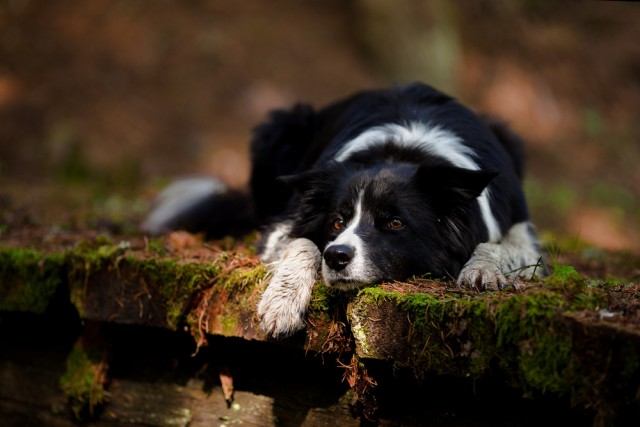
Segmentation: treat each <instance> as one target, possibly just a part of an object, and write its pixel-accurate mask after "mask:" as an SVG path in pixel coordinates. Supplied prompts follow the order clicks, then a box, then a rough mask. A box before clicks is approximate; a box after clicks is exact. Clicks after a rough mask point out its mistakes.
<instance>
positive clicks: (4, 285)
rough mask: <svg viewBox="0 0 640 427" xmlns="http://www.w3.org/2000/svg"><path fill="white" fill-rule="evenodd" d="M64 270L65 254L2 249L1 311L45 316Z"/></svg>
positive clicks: (0, 259) (62, 279)
mask: <svg viewBox="0 0 640 427" xmlns="http://www.w3.org/2000/svg"><path fill="white" fill-rule="evenodd" d="M65 271H66V269H65V256H64V254H60V253H56V254H51V255H45V254H44V253H42V252H39V251H37V250H34V249H30V248H9V247H4V248H3V247H0V310H1V311H29V312H33V313H39V314H40V313H44V311H45V310H46V309H47V306H48V305H49V301H50V300H51V298H52V297H53V295H54V294H55V292H56V290H57V289H58V287H59V286H61V285H62V283H63V281H64V276H65Z"/></svg>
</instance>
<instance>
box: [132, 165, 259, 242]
mask: <svg viewBox="0 0 640 427" xmlns="http://www.w3.org/2000/svg"><path fill="white" fill-rule="evenodd" d="M141 228H142V230H143V231H144V232H146V233H149V234H151V235H160V234H165V233H168V232H170V231H173V230H187V231H191V232H202V233H205V234H206V236H207V237H209V238H216V237H223V236H226V235H234V236H240V235H243V234H245V233H247V232H249V231H250V230H251V229H253V228H255V218H254V214H253V207H252V204H251V200H250V197H249V195H248V193H247V192H243V191H240V190H234V189H231V188H230V187H229V186H228V185H227V184H225V183H224V182H222V181H220V180H218V179H216V178H204V177H193V178H184V179H180V180H178V181H175V182H173V183H172V184H170V185H169V186H168V187H167V188H165V189H164V190H163V191H162V192H161V193H160V194H159V195H158V197H157V198H156V200H155V202H154V206H153V208H152V209H151V211H150V212H149V214H148V215H147V218H146V219H145V221H144V222H143V223H142V226H141Z"/></svg>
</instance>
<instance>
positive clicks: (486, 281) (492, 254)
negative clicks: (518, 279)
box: [458, 243, 508, 291]
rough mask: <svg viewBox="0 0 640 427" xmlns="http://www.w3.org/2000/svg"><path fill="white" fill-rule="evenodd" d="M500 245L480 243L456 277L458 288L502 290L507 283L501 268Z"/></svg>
mask: <svg viewBox="0 0 640 427" xmlns="http://www.w3.org/2000/svg"><path fill="white" fill-rule="evenodd" d="M501 250H502V248H501V247H500V245H496V244H492V243H481V244H479V245H478V246H477V247H476V250H475V251H474V252H473V255H471V259H469V261H467V263H466V264H465V265H464V267H462V270H461V271H460V275H459V276H458V286H462V287H465V288H471V289H477V290H480V291H484V290H496V289H502V288H504V287H505V286H507V284H508V281H507V278H506V277H505V274H504V272H503V271H502V269H501V268H500V267H501V262H500V261H501V257H500V255H501Z"/></svg>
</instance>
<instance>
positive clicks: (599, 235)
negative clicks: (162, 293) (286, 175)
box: [0, 0, 640, 251]
mask: <svg viewBox="0 0 640 427" xmlns="http://www.w3.org/2000/svg"><path fill="white" fill-rule="evenodd" d="M639 40H640V4H637V3H635V2H610V1H577V2H557V1H550V0H500V1H498V0H495V1H494V0H491V1H490V0H480V1H448V0H435V1H429V2H426V1H424V2H423V1H411V0H394V1H384V0H348V1H345V0H323V1H320V0H310V1H296V0H278V1H268V2H267V1H259V0H243V1H235V0H224V1H198V0H193V1H182V2H179V1H173V0H157V1H143V0H92V1H90V2H78V1H72V0H50V1H35V0H31V1H29V0H3V1H2V2H1V3H0V212H1V213H2V215H3V216H2V222H3V225H2V227H3V228H5V229H6V228H7V227H11V226H14V225H16V224H19V223H23V222H27V223H29V224H36V225H38V226H44V227H63V228H74V227H75V228H82V227H91V226H95V224H96V221H95V218H96V217H100V218H107V219H108V220H109V221H119V220H124V218H126V219H131V218H133V219H134V220H137V219H139V218H140V217H142V216H143V215H144V212H145V211H146V209H148V206H149V201H150V200H151V198H152V196H153V195H154V194H155V193H156V192H157V191H158V189H160V188H161V187H162V185H164V184H166V183H167V182H168V181H169V180H170V179H171V178H174V177H177V176H183V175H190V174H195V173H204V174H211V175H216V176H219V177H221V178H223V179H225V180H227V181H229V182H230V183H232V184H233V185H235V186H238V187H240V186H243V185H244V184H245V183H246V180H247V177H248V163H247V143H248V140H249V138H250V131H251V128H252V127H253V126H254V125H255V124H257V123H258V122H260V121H261V120H262V119H263V118H264V117H265V114H266V112H267V111H268V110H270V109H272V108H276V107H286V106H288V105H290V104H291V103H293V102H296V101H299V100H302V101H306V102H310V103H311V104H313V105H315V106H322V105H323V104H324V103H327V102H330V101H332V100H334V99H336V98H338V97H342V96H345V95H348V94H349V93H351V92H353V91H355V90H359V89H366V88H372V87H378V86H387V85H390V84H394V83H403V82H409V81H413V80H422V81H425V82H428V83H431V84H433V85H435V86H437V87H439V88H442V89H444V90H446V91H448V92H449V93H451V94H453V95H454V96H456V97H457V98H459V99H460V100H461V101H462V102H464V103H466V104H468V105H470V106H471V107H473V108H475V109H477V110H481V111H484V112H489V113H493V114H497V115H499V116H501V117H502V118H504V119H506V120H507V121H508V122H509V123H510V124H511V125H512V126H513V128H514V129H515V130H516V131H517V132H519V133H520V134H521V135H522V136H523V137H524V138H525V139H526V141H527V143H528V145H527V152H528V157H529V163H528V172H527V180H526V183H525V188H526V191H527V194H528V197H529V201H530V205H531V208H532V211H533V217H534V221H535V222H536V223H537V224H538V226H539V228H540V229H541V231H542V232H543V233H542V234H543V235H545V236H546V237H547V238H548V239H559V240H570V241H571V240H575V241H578V240H584V241H587V242H589V243H592V244H595V245H597V246H600V247H602V248H611V249H625V250H633V251H640V239H639V238H640V225H639V223H640V202H639V197H638V196H639V195H640V168H639V167H638V160H639V159H640V156H639V154H640V144H639V142H640V117H639V116H640V113H639V112H640V42H639ZM551 235H553V236H554V237H550V236H551ZM1 237H2V230H0V238H1Z"/></svg>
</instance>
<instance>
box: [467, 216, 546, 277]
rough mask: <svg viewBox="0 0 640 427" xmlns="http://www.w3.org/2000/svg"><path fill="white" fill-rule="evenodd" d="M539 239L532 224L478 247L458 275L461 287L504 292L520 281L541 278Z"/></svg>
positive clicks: (524, 225) (523, 223) (514, 227)
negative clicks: (507, 287) (513, 283)
mask: <svg viewBox="0 0 640 427" xmlns="http://www.w3.org/2000/svg"><path fill="white" fill-rule="evenodd" d="M543 270H544V267H543V266H542V265H541V258H540V251H539V248H538V240H537V238H536V236H535V232H534V231H533V226H532V225H531V224H530V223H529V222H521V223H518V224H515V225H513V226H512V227H511V228H510V229H509V232H508V233H507V234H506V235H505V236H504V237H503V238H502V240H501V241H500V242H499V243H481V244H479V245H478V246H477V247H476V249H475V251H474V252H473V254H472V255H471V258H470V259H469V261H468V262H467V263H466V264H465V266H464V267H463V268H462V271H461V272H460V275H459V276H458V285H459V286H463V287H470V288H476V289H480V290H484V289H490V290H494V289H501V288H504V287H505V286H507V285H508V284H510V283H511V281H513V280H514V279H517V278H532V277H533V276H535V275H542V274H543Z"/></svg>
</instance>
